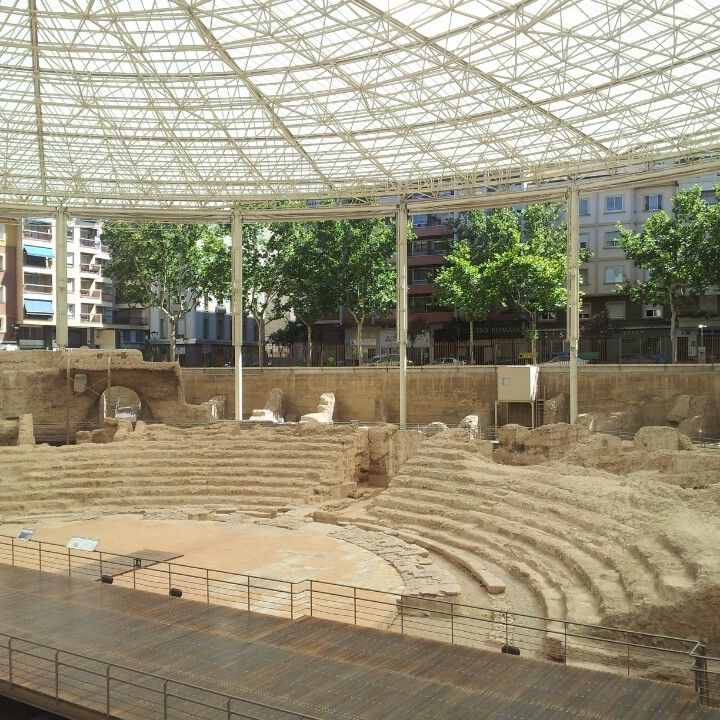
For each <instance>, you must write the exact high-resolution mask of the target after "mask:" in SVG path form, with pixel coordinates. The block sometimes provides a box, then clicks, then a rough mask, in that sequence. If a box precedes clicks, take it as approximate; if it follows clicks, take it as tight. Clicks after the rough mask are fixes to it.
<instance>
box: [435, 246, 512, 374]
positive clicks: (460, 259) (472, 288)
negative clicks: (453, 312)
mask: <svg viewBox="0 0 720 720" xmlns="http://www.w3.org/2000/svg"><path fill="white" fill-rule="evenodd" d="M474 256H475V254H474V253H473V249H472V248H471V246H470V245H469V244H468V242H467V241H466V240H460V241H459V242H457V243H455V245H454V246H453V249H452V250H451V252H450V254H449V255H447V256H446V258H445V265H444V266H443V267H442V268H441V270H440V271H439V272H438V274H437V275H436V276H435V301H436V302H437V303H438V304H439V305H444V306H446V307H453V308H456V309H457V310H459V311H460V313H461V314H462V316H463V318H464V319H465V320H466V321H467V322H468V323H469V324H470V364H471V365H473V364H474V363H475V349H474V348H475V322H476V321H477V320H485V319H486V318H487V317H488V315H489V314H490V313H491V312H492V311H493V310H494V309H495V308H497V307H498V306H499V305H500V304H501V297H500V296H499V295H498V293H497V289H498V288H496V287H493V286H491V285H489V284H488V282H487V280H486V278H485V275H484V270H485V264H484V263H483V264H477V263H476V262H473V258H474Z"/></svg>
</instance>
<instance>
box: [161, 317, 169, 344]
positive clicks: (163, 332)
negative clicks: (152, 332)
mask: <svg viewBox="0 0 720 720" xmlns="http://www.w3.org/2000/svg"><path fill="white" fill-rule="evenodd" d="M167 336H168V328H167V320H163V319H161V320H160V337H161V338H162V339H163V340H166V339H167Z"/></svg>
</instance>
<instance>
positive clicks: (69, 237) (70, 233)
mask: <svg viewBox="0 0 720 720" xmlns="http://www.w3.org/2000/svg"><path fill="white" fill-rule="evenodd" d="M65 238H66V242H69V243H71V242H75V229H74V228H68V229H67V232H66V233H65Z"/></svg>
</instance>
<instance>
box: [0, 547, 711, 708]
mask: <svg viewBox="0 0 720 720" xmlns="http://www.w3.org/2000/svg"><path fill="white" fill-rule="evenodd" d="M0 562H4V563H7V564H11V565H14V566H17V567H25V568H30V569H36V570H40V571H43V572H54V573H59V574H62V575H67V576H70V577H85V578H89V579H91V580H100V579H102V578H103V576H105V580H106V581H107V580H109V579H110V577H112V582H113V584H116V585H119V586H121V587H127V588H133V589H137V590H144V591H150V592H158V593H163V594H165V593H169V592H170V591H171V590H173V589H178V590H181V591H182V596H183V597H186V598H190V599H192V600H197V601H201V602H205V603H207V604H219V605H225V606H230V607H234V608H238V609H241V610H247V611H249V612H257V613H263V614H269V615H273V616H276V617H283V618H288V619H291V620H294V619H299V618H302V617H314V618H321V619H326V620H332V621H336V622H342V623H349V624H351V625H357V626H363V627H374V628H381V629H385V630H390V631H393V632H398V633H401V634H403V635H412V636H416V637H424V638H429V639H433V640H438V641H443V642H449V643H453V644H457V645H464V646H468V647H475V648H480V649H490V650H494V651H497V650H499V649H500V648H501V647H502V646H503V645H514V646H516V647H517V648H519V649H520V651H521V652H522V653H524V654H528V655H530V656H532V657H539V658H545V659H550V660H554V661H556V662H561V663H565V664H574V663H579V664H585V663H592V664H593V666H595V667H596V668H599V669H603V670H605V671H609V672H615V673H621V674H623V675H627V676H628V677H630V676H635V677H646V678H654V679H658V680H663V681H670V682H676V683H680V684H684V685H691V684H693V683H694V684H695V688H696V690H697V694H698V698H699V701H700V702H701V703H703V704H712V705H716V704H718V703H719V702H720V679H719V677H720V658H714V657H707V656H706V655H705V649H704V646H702V645H701V644H700V643H699V642H698V641H696V640H692V639H688V638H680V637H674V636H670V635H659V634H656V633H649V632H641V631H638V630H632V629H627V628H614V627H607V626H602V625H595V624H591V623H583V622H575V621H572V620H568V619H554V618H548V617H543V616H538V615H530V614H524V613H517V612H512V611H508V610H499V609H497V608H488V607H481V606H475V605H465V604H461V603H456V602H452V601H448V600H442V599H439V598H434V597H433V598H429V597H421V596H412V595H410V596H408V595H403V594H401V593H396V592H388V591H385V590H375V589H368V588H360V587H355V586H351V585H343V584H340V583H333V582H328V581H321V580H300V581H286V580H277V579H273V578H265V577H260V576H253V575H245V574H242V573H234V572H227V571H223V570H213V569H209V568H202V567H196V566H192V565H186V564H183V563H177V562H172V561H156V560H152V559H150V560H146V559H144V558H135V557H131V556H126V555H119V554H116V553H108V552H84V551H81V550H71V549H69V548H66V547H64V546H62V545H58V544H55V543H47V542H37V541H33V540H18V539H16V538H14V537H11V536H7V535H0Z"/></svg>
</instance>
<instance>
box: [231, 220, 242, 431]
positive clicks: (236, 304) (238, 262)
mask: <svg viewBox="0 0 720 720" xmlns="http://www.w3.org/2000/svg"><path fill="white" fill-rule="evenodd" d="M231 235H232V298H231V303H232V339H233V347H234V349H235V419H236V420H242V411H243V407H242V345H243V303H242V297H243V286H242V264H243V248H242V216H241V215H240V211H239V210H238V209H237V208H235V209H233V213H232V223H231Z"/></svg>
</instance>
